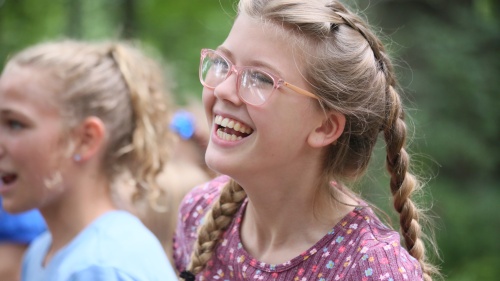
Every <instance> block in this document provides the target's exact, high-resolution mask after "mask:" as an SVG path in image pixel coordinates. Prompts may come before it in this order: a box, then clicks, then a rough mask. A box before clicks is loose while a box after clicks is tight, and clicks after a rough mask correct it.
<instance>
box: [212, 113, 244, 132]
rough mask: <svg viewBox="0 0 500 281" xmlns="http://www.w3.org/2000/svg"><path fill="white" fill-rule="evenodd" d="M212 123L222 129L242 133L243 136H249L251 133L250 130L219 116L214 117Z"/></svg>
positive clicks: (234, 121)
mask: <svg viewBox="0 0 500 281" xmlns="http://www.w3.org/2000/svg"><path fill="white" fill-rule="evenodd" d="M214 122H215V124H217V125H220V126H222V127H226V128H230V129H234V130H235V131H238V132H242V133H244V134H251V133H252V132H253V130H252V128H250V127H247V126H245V125H243V124H241V123H240V122H238V121H236V120H232V119H229V118H223V117H222V116H220V115H217V116H215V118H214Z"/></svg>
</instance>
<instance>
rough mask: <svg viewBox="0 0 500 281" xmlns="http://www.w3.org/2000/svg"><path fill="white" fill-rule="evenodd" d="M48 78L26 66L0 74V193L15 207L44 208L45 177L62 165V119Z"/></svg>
mask: <svg viewBox="0 0 500 281" xmlns="http://www.w3.org/2000/svg"><path fill="white" fill-rule="evenodd" d="M50 81H51V80H50V76H48V75H46V74H45V73H44V72H41V71H37V70H36V69H32V68H27V67H9V68H7V69H6V70H5V71H4V73H3V74H2V76H1V77H0V150H1V154H0V175H2V182H3V186H2V188H1V189H0V192H1V195H2V197H3V198H4V205H6V206H8V207H9V208H10V209H11V210H15V211H23V210H26V209H30V208H37V207H41V203H43V202H46V201H47V198H46V197H47V194H48V192H47V187H46V183H47V180H53V177H54V175H55V174H56V171H57V167H61V165H64V163H61V155H62V153H61V152H62V150H63V146H62V145H61V144H62V137H63V136H62V132H63V129H62V128H63V126H62V124H63V123H62V118H61V116H60V112H59V110H58V109H57V107H55V106H54V100H55V96H54V95H55V93H54V92H55V91H54V87H52V86H51V84H50Z"/></svg>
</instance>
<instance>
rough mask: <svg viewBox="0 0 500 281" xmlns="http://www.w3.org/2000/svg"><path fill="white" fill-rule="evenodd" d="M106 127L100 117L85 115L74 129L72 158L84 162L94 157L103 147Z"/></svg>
mask: <svg viewBox="0 0 500 281" xmlns="http://www.w3.org/2000/svg"><path fill="white" fill-rule="evenodd" d="M105 133H106V127H105V126H104V123H102V121H101V119H99V118H97V117H94V116H92V117H87V118H86V119H85V120H83V122H82V123H81V124H80V126H79V127H78V129H77V130H76V136H75V143H76V145H75V150H74V152H73V153H74V154H73V158H74V159H75V161H77V162H85V161H87V160H89V159H91V158H92V157H94V156H95V155H96V154H97V153H98V152H99V150H100V149H101V148H102V147H103V145H104V141H105Z"/></svg>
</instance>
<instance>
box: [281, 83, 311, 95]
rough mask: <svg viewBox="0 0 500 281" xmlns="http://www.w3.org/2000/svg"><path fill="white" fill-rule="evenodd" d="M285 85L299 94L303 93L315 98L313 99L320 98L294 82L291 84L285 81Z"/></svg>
mask: <svg viewBox="0 0 500 281" xmlns="http://www.w3.org/2000/svg"><path fill="white" fill-rule="evenodd" d="M283 85H285V86H286V87H288V88H290V89H292V90H293V91H294V92H297V93H298V94H301V95H304V96H308V97H310V98H313V99H318V97H317V96H316V95H315V94H313V93H311V92H309V91H306V90H304V89H301V88H299V87H297V86H295V85H293V84H290V83H288V82H283Z"/></svg>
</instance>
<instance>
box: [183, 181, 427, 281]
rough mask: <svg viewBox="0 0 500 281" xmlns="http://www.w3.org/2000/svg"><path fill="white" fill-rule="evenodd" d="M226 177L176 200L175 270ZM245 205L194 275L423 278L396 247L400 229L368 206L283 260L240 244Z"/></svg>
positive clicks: (285, 279)
mask: <svg viewBox="0 0 500 281" xmlns="http://www.w3.org/2000/svg"><path fill="white" fill-rule="evenodd" d="M228 181H229V178H228V177H227V176H221V177H218V178H216V179H214V180H212V181H210V182H208V183H206V184H204V185H201V186H199V187H196V188H195V189H193V190H192V191H191V192H190V193H189V194H188V195H187V196H186V197H185V198H184V200H183V202H182V203H181V207H180V213H179V221H178V226H177V230H176V235H175V238H174V260H175V265H176V267H177V269H178V270H179V272H180V271H182V270H184V269H185V268H186V266H187V265H188V263H189V259H190V256H191V252H192V248H193V243H194V242H195V240H196V235H197V234H196V233H197V228H198V226H199V225H200V224H201V223H202V221H203V217H204V215H205V213H206V212H207V211H208V210H209V209H210V206H211V204H212V202H213V201H214V200H216V199H217V197H218V196H219V194H220V190H221V189H222V187H223V186H224V185H225V184H226V183H227V182H228ZM245 207H246V202H245V203H243V204H242V207H241V208H240V210H239V211H238V213H237V214H236V216H235V219H234V220H233V221H232V223H231V224H230V226H229V228H228V229H227V230H226V232H225V233H224V234H223V236H222V238H221V242H220V243H219V245H218V246H217V248H216V250H215V252H214V253H213V255H212V258H211V260H210V261H209V262H208V263H207V266H206V268H205V269H204V271H202V272H201V273H200V274H198V275H197V276H196V280H198V281H207V280H221V281H235V280H262V281H267V280H273V281H290V280H293V281H309V280H317V281H327V280H356V281H357V280H361V281H368V280H386V281H417V280H419V281H420V280H423V279H422V271H421V268H420V265H419V263H418V261H417V260H416V259H415V258H413V257H412V256H410V255H409V254H408V252H407V251H406V250H405V249H404V248H403V247H401V245H400V236H399V234H398V233H397V232H396V231H394V230H392V229H389V228H388V227H386V226H385V225H384V224H382V223H381V222H380V220H379V219H378V218H377V217H376V216H375V214H374V213H373V211H372V210H371V208H369V207H367V206H359V207H356V208H355V209H354V210H353V211H352V212H350V213H349V214H348V215H347V216H345V217H344V218H343V219H342V220H341V221H340V222H339V223H338V224H337V225H335V226H334V227H333V228H332V230H331V231H330V232H328V233H327V234H326V235H325V236H324V237H323V238H322V239H321V240H320V241H318V242H317V243H316V244H315V245H313V246H312V247H311V248H309V249H307V250H306V251H304V252H303V253H302V254H300V255H299V256H297V257H295V258H293V259H291V260H289V261H287V262H284V263H282V264H267V263H264V262H261V261H258V260H257V259H255V258H254V257H252V256H251V255H250V254H249V253H248V252H247V251H246V250H245V248H244V247H243V246H242V244H241V240H240V233H239V229H240V223H241V219H242V216H243V213H244V210H245Z"/></svg>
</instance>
